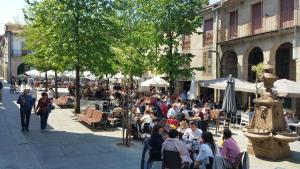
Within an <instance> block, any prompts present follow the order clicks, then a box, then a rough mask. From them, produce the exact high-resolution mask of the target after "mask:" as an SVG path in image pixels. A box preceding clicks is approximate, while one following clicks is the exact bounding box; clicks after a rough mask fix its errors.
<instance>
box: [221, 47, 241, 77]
mask: <svg viewBox="0 0 300 169" xmlns="http://www.w3.org/2000/svg"><path fill="white" fill-rule="evenodd" d="M221 63H222V66H221V77H228V76H229V75H230V74H232V75H233V77H237V76H238V67H237V64H238V59H237V54H236V53H235V52H234V51H229V52H225V53H224V55H223V57H222V60H221Z"/></svg>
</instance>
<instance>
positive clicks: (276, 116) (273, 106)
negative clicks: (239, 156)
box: [244, 65, 298, 160]
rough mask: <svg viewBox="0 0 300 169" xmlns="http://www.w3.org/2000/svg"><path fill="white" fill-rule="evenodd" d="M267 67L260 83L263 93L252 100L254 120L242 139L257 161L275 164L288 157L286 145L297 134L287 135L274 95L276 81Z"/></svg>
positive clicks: (288, 149)
mask: <svg viewBox="0 0 300 169" xmlns="http://www.w3.org/2000/svg"><path fill="white" fill-rule="evenodd" d="M272 71H273V68H272V67H271V66H270V65H266V66H265V67H264V75H263V83H264V87H265V88H266V91H265V92H264V93H263V95H262V96H261V97H260V98H258V99H255V100H254V103H255V107H254V116H253V119H252V120H251V122H250V124H249V126H248V128H247V130H246V131H245V133H244V134H245V136H246V137H248V139H249V143H248V152H249V153H250V154H253V155H255V156H258V157H263V158H266V159H270V160H278V159H281V158H285V157H288V156H289V152H290V147H289V142H293V141H296V140H297V139H298V137H297V135H296V133H292V132H288V131H287V124H286V122H285V120H284V115H283V107H282V102H281V101H280V100H279V99H278V98H277V97H276V96H275V95H274V94H273V92H272V88H273V83H274V82H275V81H276V80H277V77H276V76H275V75H274V74H273V73H272Z"/></svg>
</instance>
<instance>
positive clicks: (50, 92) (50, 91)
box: [47, 88, 55, 100]
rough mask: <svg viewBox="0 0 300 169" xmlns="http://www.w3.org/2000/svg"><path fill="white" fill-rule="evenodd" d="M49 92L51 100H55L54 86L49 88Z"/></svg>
mask: <svg viewBox="0 0 300 169" xmlns="http://www.w3.org/2000/svg"><path fill="white" fill-rule="evenodd" d="M47 94H48V98H49V99H50V100H53V98H54V97H55V91H54V90H53V89H52V88H49V91H48V93H47Z"/></svg>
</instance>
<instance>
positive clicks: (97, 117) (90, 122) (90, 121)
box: [82, 110, 103, 128]
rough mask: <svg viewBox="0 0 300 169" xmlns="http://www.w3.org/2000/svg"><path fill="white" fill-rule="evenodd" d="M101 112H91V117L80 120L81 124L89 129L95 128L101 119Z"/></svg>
mask: <svg viewBox="0 0 300 169" xmlns="http://www.w3.org/2000/svg"><path fill="white" fill-rule="evenodd" d="M102 115H103V112H100V111H98V110H95V111H93V113H92V117H85V118H83V119H82V122H84V123H86V124H88V125H89V126H90V127H93V128H94V127H95V126H96V124H97V123H99V122H100V121H101V119H102Z"/></svg>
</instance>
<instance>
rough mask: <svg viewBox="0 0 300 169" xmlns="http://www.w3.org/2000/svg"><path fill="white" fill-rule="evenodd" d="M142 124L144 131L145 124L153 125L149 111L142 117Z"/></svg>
mask: <svg viewBox="0 0 300 169" xmlns="http://www.w3.org/2000/svg"><path fill="white" fill-rule="evenodd" d="M140 122H141V129H142V131H143V130H144V126H145V124H149V125H150V124H151V123H152V118H151V115H150V112H149V111H146V112H145V114H144V115H143V116H142V117H141V119H140Z"/></svg>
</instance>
